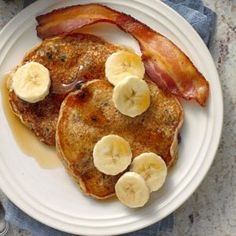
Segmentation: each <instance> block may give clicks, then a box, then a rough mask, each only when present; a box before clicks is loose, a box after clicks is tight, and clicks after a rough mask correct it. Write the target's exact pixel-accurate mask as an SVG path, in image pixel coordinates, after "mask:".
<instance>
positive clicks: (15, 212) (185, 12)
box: [3, 0, 216, 236]
mask: <svg viewBox="0 0 236 236" xmlns="http://www.w3.org/2000/svg"><path fill="white" fill-rule="evenodd" d="M32 2H33V1H32V0H25V1H24V6H27V5H28V4H30V3H32ZM164 2H165V3H166V4H167V5H169V6H170V7H171V8H173V9H174V10H176V11H177V12H178V13H179V14H180V15H182V16H183V17H184V18H185V19H186V20H187V21H188V22H189V23H190V24H191V25H192V26H193V28H194V29H195V30H196V31H197V32H198V33H199V35H200V36H201V38H202V39H203V41H204V42H205V43H206V44H208V43H209V40H210V36H211V34H212V32H213V30H214V28H215V19H216V15H215V13H214V12H213V11H211V10H210V9H209V8H207V7H205V6H204V5H203V2H202V0H165V1H164ZM3 205H4V208H5V212H6V216H5V218H6V220H7V221H8V222H9V223H10V224H12V225H16V226H17V227H19V228H21V229H25V230H27V231H29V232H31V234H32V235H33V236H42V235H43V236H67V235H70V234H67V233H63V232H60V231H58V230H55V229H52V228H50V227H48V226H46V225H44V224H41V223H39V222H38V221H36V220H34V219H32V218H31V217H29V216H28V215H27V214H25V213H24V212H22V211H21V210H20V209H19V208H18V207H16V206H15V205H14V204H13V203H11V202H10V201H9V200H6V201H4V202H3ZM173 227H174V216H173V214H171V215H169V216H168V217H166V218H165V219H163V220H162V221H160V222H158V223H156V224H153V225H151V226H149V227H147V228H145V229H142V230H139V231H136V232H134V233H129V234H125V235H126V236H139V235H140V236H153V235H159V234H160V233H167V232H172V230H173Z"/></svg>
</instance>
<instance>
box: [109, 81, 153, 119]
mask: <svg viewBox="0 0 236 236" xmlns="http://www.w3.org/2000/svg"><path fill="white" fill-rule="evenodd" d="M112 100H113V102H114V105H115V107H116V108H117V109H118V110H119V111H120V112H121V113H122V114H124V115H126V116H129V117H136V116H138V115H141V114H142V113H143V112H145V111H146V110H147V109H148V107H149V106H150V91H149V87H148V85H147V83H146V82H145V80H141V79H138V78H137V77H134V76H129V77H126V78H125V79H123V80H122V81H121V82H119V83H118V84H117V85H116V86H115V88H114V90H113V95H112Z"/></svg>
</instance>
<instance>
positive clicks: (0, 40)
mask: <svg viewBox="0 0 236 236" xmlns="http://www.w3.org/2000/svg"><path fill="white" fill-rule="evenodd" d="M60 2H61V0H60V1H56V0H53V1H51V2H49V1H46V0H40V1H36V2H34V3H33V4H31V5H30V6H28V7H27V8H25V9H23V10H22V11H21V12H20V13H18V14H17V15H16V16H15V17H14V18H13V19H12V20H11V21H10V22H8V23H7V24H6V25H5V26H4V28H3V29H2V30H1V31H0V50H1V49H2V47H1V43H2V44H5V42H4V40H5V41H6V40H7V39H6V37H5V36H4V37H5V39H4V37H2V36H3V35H4V34H5V35H7V32H8V31H13V32H12V33H13V34H14V32H15V30H16V29H17V25H16V24H15V22H16V21H17V23H18V25H19V24H22V22H23V20H20V21H19V20H18V19H24V16H25V15H27V13H28V12H31V11H32V10H34V11H35V8H39V9H42V8H43V7H48V6H51V5H54V4H55V3H56V4H58V3H60ZM94 2H106V1H103V0H98V1H97V0H96V1H94ZM110 2H111V3H112V2H116V1H115V0H113V1H110ZM133 2H134V4H135V2H142V1H141V0H133ZM152 2H153V3H154V4H157V6H158V5H159V4H160V6H162V7H164V8H166V9H167V10H166V11H167V12H170V13H169V16H166V17H169V18H170V17H171V16H172V17H174V18H175V20H176V21H177V23H178V24H180V26H179V27H182V30H181V32H182V31H184V33H185V34H186V32H187V31H188V32H189V31H190V32H191V34H192V37H193V36H194V38H195V39H196V40H197V43H198V44H199V45H200V47H202V48H203V50H204V51H205V52H206V53H207V54H208V57H210V59H211V60H210V63H211V64H212V66H213V67H212V68H214V73H215V75H216V79H217V81H218V90H219V94H218V96H219V99H218V100H220V104H218V107H221V108H222V109H220V111H218V112H219V113H221V114H220V116H218V117H217V118H218V125H219V126H220V127H218V128H219V130H218V136H217V137H216V138H215V141H214V142H215V146H214V149H213V150H212V149H211V158H210V159H209V157H208V159H207V160H208V163H207V164H205V169H203V170H202V172H201V178H199V180H198V181H195V184H192V185H191V186H189V185H188V190H186V189H185V197H183V196H182V199H184V200H181V201H179V203H178V204H175V207H173V208H172V209H171V211H169V212H167V214H166V215H165V216H163V217H162V218H161V219H163V218H164V217H166V216H167V215H169V214H170V213H171V212H173V211H175V210H176V209H177V208H178V207H180V206H181V205H182V204H183V203H184V202H185V201H186V200H187V199H188V198H189V197H190V196H191V195H192V193H193V192H194V191H195V190H196V189H197V187H198V186H199V185H200V184H201V182H202V181H203V179H204V178H205V176H206V174H207V172H208V171H209V169H210V167H211V165H212V162H213V160H214V157H215V154H216V152H217V149H218V146H219V142H220V137H221V133H222V127H223V95H222V89H221V86H220V80H219V76H218V73H217V70H216V67H215V65H214V62H213V59H212V57H211V55H210V53H209V51H208V49H207V47H206V45H205V44H204V42H203V41H202V39H201V38H200V36H199V35H198V34H197V33H196V31H195V30H194V29H193V28H192V26H191V25H190V24H189V23H188V22H187V21H186V20H185V19H184V18H182V17H181V16H180V15H179V14H178V13H176V12H175V11H174V10H173V9H171V8H170V7H169V6H167V5H165V4H164V3H162V2H161V1H158V0H152ZM78 3H80V1H78ZM145 4H146V3H145ZM44 5H45V6H44ZM146 5H147V6H148V5H150V1H149V2H148V4H146ZM40 6H41V7H40ZM167 15H168V14H167ZM14 24H15V25H14ZM175 25H176V23H175ZM11 28H12V30H11ZM13 28H14V29H13ZM10 36H11V35H10ZM0 55H1V51H0ZM204 163H205V161H204ZM0 164H1V163H0ZM0 176H1V173H0ZM0 186H1V189H2V190H3V192H4V193H7V194H6V195H7V196H8V197H9V199H10V200H11V201H12V202H14V203H15V204H16V205H17V206H18V207H19V208H20V209H22V210H23V211H24V212H26V213H27V214H28V215H30V216H31V217H33V218H34V219H36V220H38V221H40V222H42V223H44V224H47V225H49V226H51V227H54V228H57V229H59V230H62V231H65V232H70V233H80V234H81V233H82V234H88V233H91V232H92V233H97V234H96V235H103V234H104V231H103V232H94V231H84V232H82V231H80V232H78V231H74V230H73V231H70V230H68V229H69V228H68V227H65V225H64V226H63V224H61V225H57V224H55V223H56V222H54V223H53V222H50V223H48V222H47V221H46V220H47V219H45V215H42V214H41V213H39V212H37V211H36V209H31V210H30V209H29V208H27V206H26V205H27V204H26V205H24V204H23V203H19V199H17V197H16V196H14V194H13V195H12V193H11V191H9V189H7V186H6V185H4V184H3V183H2V181H1V180H0ZM186 188H187V186H186ZM180 195H182V194H179V195H178V196H180ZM22 201H24V200H23V199H22ZM29 207H30V206H29ZM33 212H34V213H33ZM40 215H42V216H40ZM161 219H159V220H161ZM159 220H158V221H159ZM155 222H157V221H156V220H155V219H154V220H152V221H149V223H147V224H146V225H141V224H140V225H141V226H139V227H135V228H134V227H133V228H130V229H128V230H127V229H125V230H123V231H122V230H119V229H116V231H112V234H113V235H114V234H120V233H127V232H131V231H134V230H138V229H141V228H144V227H146V226H148V225H151V224H153V223H155ZM96 231H98V229H96ZM102 233H103V234H102ZM106 233H107V231H106Z"/></svg>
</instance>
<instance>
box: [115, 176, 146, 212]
mask: <svg viewBox="0 0 236 236" xmlns="http://www.w3.org/2000/svg"><path fill="white" fill-rule="evenodd" d="M115 191H116V196H117V197H118V199H119V200H120V201H121V202H122V203H123V204H124V205H126V206H128V207H131V208H136V207H142V206H144V205H145V204H146V203H147V201H148V200H149V196H150V192H149V189H148V187H147V185H146V183H145V180H144V179H143V177H142V176H141V175H139V174H137V173H135V172H126V173H125V174H123V175H122V176H121V177H120V178H119V180H118V181H117V183H116V185H115Z"/></svg>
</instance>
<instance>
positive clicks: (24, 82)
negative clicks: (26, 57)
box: [12, 62, 51, 103]
mask: <svg viewBox="0 0 236 236" xmlns="http://www.w3.org/2000/svg"><path fill="white" fill-rule="evenodd" d="M50 85H51V80H50V74H49V70H48V69H47V68H46V67H45V66H43V65H42V64H40V63H37V62H28V63H26V64H24V65H23V66H21V67H19V68H18V69H17V70H16V72H15V73H14V75H13V79H12V89H13V90H14V92H15V94H16V95H17V96H18V97H19V98H21V99H22V100H24V101H26V102H29V103H36V102H39V101H41V100H43V99H44V98H45V97H46V96H47V95H48V93H49V88H50Z"/></svg>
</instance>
